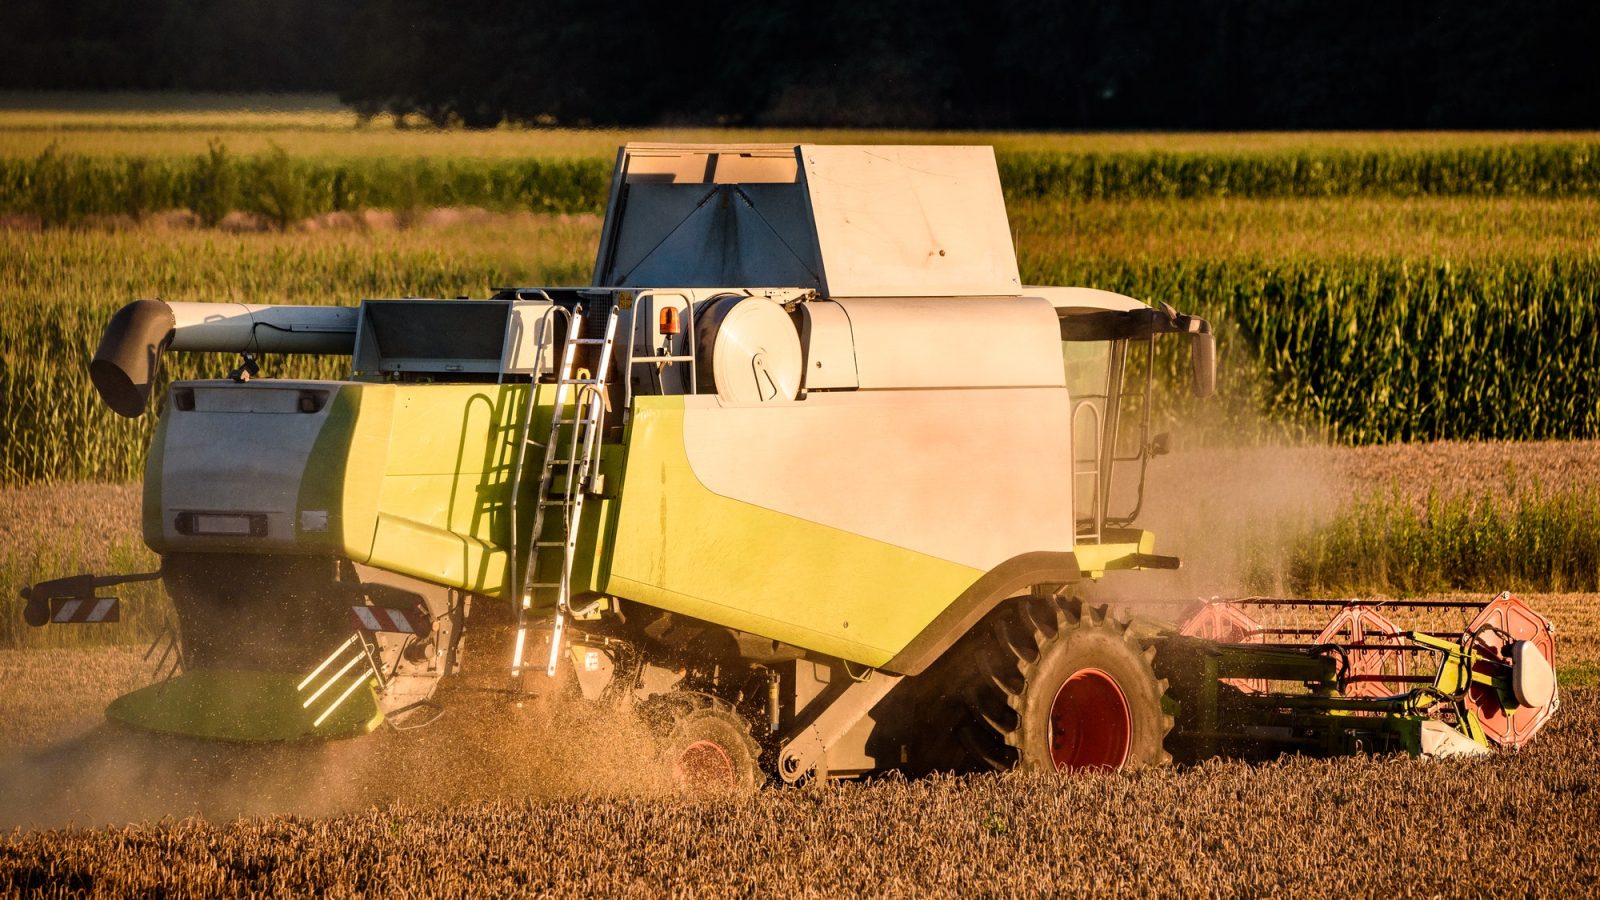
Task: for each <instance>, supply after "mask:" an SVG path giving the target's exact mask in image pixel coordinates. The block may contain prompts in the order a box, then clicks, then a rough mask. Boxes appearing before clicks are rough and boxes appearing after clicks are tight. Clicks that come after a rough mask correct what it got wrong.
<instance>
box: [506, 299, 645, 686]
mask: <svg viewBox="0 0 1600 900" xmlns="http://www.w3.org/2000/svg"><path fill="white" fill-rule="evenodd" d="M565 312H566V314H567V316H568V326H567V334H566V339H565V340H564V341H563V346H562V352H561V363H560V365H559V366H558V367H557V369H556V382H555V388H556V391H555V397H554V398H553V399H554V403H553V405H552V407H551V412H550V433H549V436H548V437H547V438H546V439H545V441H544V443H543V444H539V446H540V447H541V448H542V449H543V450H544V454H543V463H542V466H541V468H540V475H539V490H538V493H537V494H536V495H535V498H534V515H533V525H532V529H531V530H530V531H529V540H528V558H527V562H526V564H525V566H524V572H523V576H522V578H521V581H520V584H518V585H517V593H516V594H515V596H516V597H517V600H518V603H517V638H516V647H515V650H514V651H513V655H512V663H511V674H512V678H513V680H514V681H515V680H520V678H521V676H522V662H523V653H524V650H525V649H526V641H527V617H528V613H529V610H531V609H532V607H533V593H534V591H535V590H536V589H538V588H541V587H554V588H555V589H556V613H555V625H554V631H553V633H552V635H551V640H550V664H549V666H548V670H547V671H548V673H549V674H550V675H552V676H553V675H554V674H555V668H556V662H557V660H558V658H559V653H560V647H561V633H562V630H563V627H564V625H565V620H566V617H567V615H568V614H569V612H570V601H571V593H572V565H573V560H574V558H575V556H576V553H577V539H578V533H579V529H580V528H581V526H582V520H583V501H584V496H585V495H586V493H587V491H588V487H589V483H590V480H591V474H590V472H591V469H592V465H593V461H594V457H595V455H596V454H597V453H598V451H599V444H600V436H601V434H602V433H603V429H604V418H605V404H606V396H605V386H606V381H607V376H608V373H609V371H610V368H611V357H612V348H613V347H614V346H615V344H616V333H617V318H618V315H617V312H618V311H617V306H616V305H615V304H614V303H613V304H612V306H611V308H610V311H609V312H608V314H607V316H606V326H605V334H604V335H603V336H602V337H600V338H586V337H584V336H583V325H584V316H583V313H582V307H581V306H580V307H579V308H578V309H577V310H576V311H573V310H566V311H565ZM580 346H598V347H599V348H600V351H599V355H598V358H597V360H596V361H595V366H594V371H593V372H583V373H582V376H581V377H574V376H573V366H574V364H575V363H576V361H577V351H578V348H579V347H580ZM580 372H582V370H580ZM574 388H576V390H575V391H573V389H574ZM569 392H570V394H571V399H572V417H571V418H570V419H569V418H566V417H565V415H566V410H567V399H568V396H569ZM536 393H537V384H536V385H535V387H534V390H532V391H530V393H529V397H530V400H529V408H528V412H527V414H526V418H525V420H524V421H525V425H524V429H523V431H524V438H523V441H522V446H523V447H524V448H525V447H527V446H528V445H530V444H535V443H536V442H533V441H529V440H527V439H526V431H527V430H528V428H530V427H531V423H532V420H533V416H534V414H535V412H536V411H537V404H536V403H535V402H534V400H533V398H534V396H535V395H536ZM563 427H570V428H571V433H570V434H569V435H568V437H567V440H566V441H565V442H563V441H562V435H561V429H562V428H563ZM563 443H564V444H565V446H564V447H563ZM563 449H564V450H565V453H563V452H562V451H563ZM558 467H560V468H564V469H565V472H566V477H565V480H564V481H563V482H562V484H561V487H560V490H559V491H554V490H553V488H554V486H555V478H556V475H555V471H556V469H557V468H558ZM551 506H560V507H561V512H562V516H561V531H562V539H561V541H560V542H559V546H560V549H561V571H560V577H559V579H558V580H556V581H553V582H541V581H539V569H540V566H539V552H540V549H541V548H542V547H545V546H555V545H556V544H555V542H551V541H543V540H541V538H542V536H543V534H544V530H545V511H546V510H547V509H548V508H549V507H551ZM510 562H511V565H513V566H515V563H516V558H515V536H513V556H512V559H511V561H510Z"/></svg>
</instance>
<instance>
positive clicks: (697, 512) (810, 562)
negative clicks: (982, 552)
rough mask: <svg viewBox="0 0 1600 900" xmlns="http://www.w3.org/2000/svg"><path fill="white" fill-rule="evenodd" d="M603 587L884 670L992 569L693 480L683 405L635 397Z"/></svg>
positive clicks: (669, 399) (676, 400) (670, 400)
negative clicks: (917, 549)
mask: <svg viewBox="0 0 1600 900" xmlns="http://www.w3.org/2000/svg"><path fill="white" fill-rule="evenodd" d="M620 497H621V499H620V500H619V501H617V504H618V506H619V509H618V510H617V515H616V524H615V530H614V532H613V534H612V535H611V539H610V540H609V541H608V543H609V545H610V550H611V556H610V566H609V578H608V579H607V580H606V592H607V593H610V594H614V595H616V596H619V597H623V598H626V599H630V600H636V601H639V602H641V603H645V604H648V605H650V606H654V607H658V608H661V609H665V610H669V611H672V612H677V613H682V614H684V615H688V616H692V617H694V618H698V619H704V620H706V621H709V622H714V623H717V624H720V625H725V626H728V627H731V628H736V629H740V630H743V631H749V632H753V633H755V634H759V635H761V636H763V637H770V638H772V639H774V640H778V641H782V642H784V643H786V644H792V645H794V646H797V647H802V648H805V649H807V650H813V651H816V652H819V653H825V654H828V655H831V656H837V657H841V658H843V659H848V660H851V661H853V662H858V663H862V664H864V665H870V666H878V665H882V664H884V663H886V662H888V661H889V659H891V658H892V657H893V656H894V654H895V653H897V652H899V651H900V650H901V649H902V648H904V647H905V646H906V645H907V644H908V643H910V642H911V640H912V638H914V637H916V635H917V634H918V633H919V632H920V631H922V629H923V628H924V627H926V626H927V625H928V623H930V622H932V621H933V619H934V617H935V616H937V615H938V614H939V613H940V612H942V611H943V610H944V609H945V607H947V606H948V605H949V604H950V603H951V602H952V601H954V600H955V599H956V598H957V597H958V596H960V595H961V593H962V592H963V591H965V590H966V589H967V588H968V587H969V586H971V585H972V583H973V582H975V581H976V580H977V579H978V578H979V577H981V576H982V575H983V574H984V573H983V572H981V571H978V570H976V569H972V568H969V567H967V566H962V565H958V564H956V563H953V562H949V561H946V560H943V559H938V558H935V557H932V556H928V555H925V554H922V553H917V552H914V551H911V550H907V549H905V548H902V547H896V546H894V545H892V544H886V543H883V542H881V541H876V540H872V539H870V538H865V537H861V536H859V535H855V534H851V533H849V532H846V531H841V530H839V529H836V528H830V527H828V526H825V525H819V524H817V523H815V522H811V521H807V520H805V519H801V518H797V517H795V516H790V515H785V514H783V513H780V512H775V511H773V510H769V509H764V508H762V507H759V506H755V505H752V504H749V503H743V502H740V501H738V500H731V499H728V498H726V497H722V496H719V495H717V494H714V493H712V492H711V491H710V490H707V489H706V487H705V486H704V485H702V484H701V483H700V481H699V480H698V479H697V478H695V475H694V473H693V471H692V470H691V469H690V466H689V460H688V456H687V455H686V453H685V450H684V436H683V399H682V398H681V397H638V398H635V400H634V416H633V421H632V423H631V425H630V428H629V435H628V457H627V465H626V471H625V473H624V477H623V490H622V492H621V494H620Z"/></svg>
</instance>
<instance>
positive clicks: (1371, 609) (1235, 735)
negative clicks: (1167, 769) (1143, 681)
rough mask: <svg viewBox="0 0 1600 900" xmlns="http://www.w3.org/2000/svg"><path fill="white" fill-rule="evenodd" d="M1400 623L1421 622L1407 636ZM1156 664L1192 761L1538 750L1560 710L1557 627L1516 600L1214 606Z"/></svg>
mask: <svg viewBox="0 0 1600 900" xmlns="http://www.w3.org/2000/svg"><path fill="white" fill-rule="evenodd" d="M1329 609H1332V610H1333V611H1334V613H1333V616H1332V618H1331V619H1327V620H1324V621H1321V623H1320V624H1319V620H1321V618H1322V616H1323V615H1325V614H1326V612H1327V610H1329ZM1401 614H1408V615H1409V616H1410V617H1411V618H1413V619H1415V620H1417V622H1418V624H1413V625H1412V626H1411V627H1409V628H1402V627H1401V626H1400V625H1398V624H1396V622H1395V618H1399V617H1400V616H1401ZM1452 620H1454V621H1455V622H1458V623H1459V627H1455V628H1452V627H1449V623H1450V622H1451V621H1452ZM1157 666H1158V668H1160V669H1162V670H1163V672H1162V674H1163V676H1164V677H1167V678H1169V679H1170V680H1171V682H1172V685H1173V694H1174V696H1175V698H1176V699H1177V700H1178V701H1179V703H1180V706H1181V711H1180V714H1179V716H1178V721H1177V726H1176V728H1175V730H1174V733H1175V736H1176V737H1175V743H1176V744H1177V745H1178V756H1179V757H1180V758H1187V759H1202V758H1205V757H1208V756H1213V755H1217V754H1219V753H1220V754H1223V755H1228V756H1240V757H1245V758H1262V757H1265V756H1271V755H1275V754H1277V753H1280V752H1285V751H1298V752H1302V753H1311V754H1314V755H1330V756H1331V755H1340V754H1346V753H1360V752H1371V753H1384V752H1407V753H1410V754H1412V755H1418V756H1446V755H1454V754H1462V753H1469V754H1470V753H1482V752H1486V751H1487V749H1488V748H1489V747H1491V746H1496V747H1507V748H1516V747H1520V746H1522V745H1523V744H1525V743H1527V741H1528V740H1529V739H1530V738H1532V737H1533V735H1534V734H1535V733H1537V732H1538V730H1539V729H1540V728H1542V727H1543V726H1544V724H1545V722H1546V721H1548V720H1549V718H1550V716H1551V714H1553V713H1554V712H1555V710H1556V709H1557V707H1558V706H1559V705H1560V697H1559V691H1558V690H1557V686H1556V677H1555V627H1554V626H1553V625H1552V624H1551V623H1550V621H1549V620H1548V619H1546V618H1544V617H1543V616H1541V615H1539V614H1538V613H1536V612H1534V611H1533V610H1532V609H1530V608H1529V607H1528V606H1527V605H1526V604H1524V603H1523V602H1522V601H1521V600H1518V599H1517V598H1515V597H1513V596H1512V595H1511V594H1510V592H1505V593H1502V594H1500V595H1499V596H1498V597H1496V598H1495V599H1494V600H1492V601H1490V602H1489V603H1487V604H1481V603H1475V602H1471V601H1451V600H1447V601H1430V602H1396V601H1363V600H1284V599H1272V598H1261V597H1252V598H1246V599H1242V600H1213V601H1210V602H1207V603H1204V604H1203V605H1201V606H1200V607H1198V608H1197V609H1195V610H1194V611H1193V612H1192V613H1191V614H1190V615H1189V616H1188V617H1187V618H1186V619H1185V621H1184V622H1183V624H1182V625H1181V626H1179V629H1178V633H1177V634H1175V635H1172V636H1170V637H1168V638H1167V639H1166V642H1165V644H1164V646H1163V649H1162V652H1161V654H1160V656H1159V657H1158V661H1157Z"/></svg>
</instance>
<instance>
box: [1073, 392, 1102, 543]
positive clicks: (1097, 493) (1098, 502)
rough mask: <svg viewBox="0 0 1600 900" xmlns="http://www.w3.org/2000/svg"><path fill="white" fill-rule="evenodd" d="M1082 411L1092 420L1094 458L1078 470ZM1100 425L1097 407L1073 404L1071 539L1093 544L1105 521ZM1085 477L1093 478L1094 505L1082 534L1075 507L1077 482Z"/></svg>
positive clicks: (1091, 404)
mask: <svg viewBox="0 0 1600 900" xmlns="http://www.w3.org/2000/svg"><path fill="white" fill-rule="evenodd" d="M1084 410H1088V411H1089V413H1090V418H1091V420H1092V421H1091V424H1092V425H1093V426H1094V427H1093V428H1091V429H1090V432H1089V433H1090V434H1092V435H1093V436H1094V456H1093V457H1091V459H1090V460H1089V461H1090V462H1091V465H1090V466H1089V467H1088V468H1086V469H1080V468H1078V463H1079V462H1080V461H1081V460H1079V459H1078V417H1079V414H1081V413H1082V412H1083V411H1084ZM1100 424H1101V423H1100V409H1099V407H1097V406H1095V405H1094V402H1093V401H1091V400H1078V401H1077V402H1076V403H1074V404H1073V407H1072V426H1071V431H1072V457H1073V458H1072V506H1073V510H1072V518H1073V524H1072V530H1073V537H1075V538H1077V537H1093V538H1094V540H1095V543H1097V544H1098V543H1100V542H1101V539H1102V534H1101V530H1100V528H1101V523H1102V522H1103V521H1104V520H1105V517H1104V511H1103V510H1102V508H1101V507H1102V500H1103V499H1104V498H1103V497H1101V489H1100V452H1101V444H1102V438H1103V436H1102V434H1101V431H1100ZM1086 475H1093V476H1094V505H1093V507H1091V509H1092V512H1091V513H1090V516H1091V521H1090V523H1089V530H1088V531H1087V532H1082V531H1079V530H1078V523H1077V518H1078V510H1077V506H1078V482H1079V480H1080V479H1082V478H1083V477H1084V476H1086Z"/></svg>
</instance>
